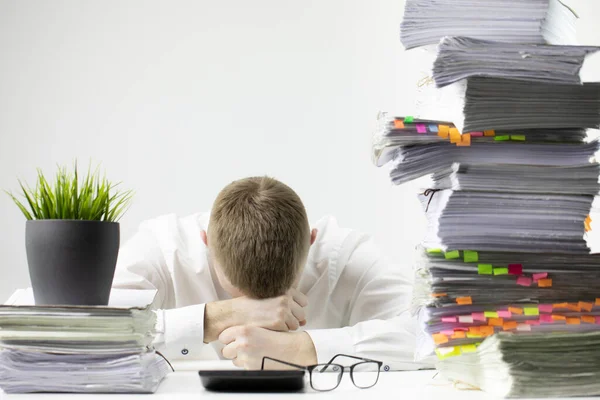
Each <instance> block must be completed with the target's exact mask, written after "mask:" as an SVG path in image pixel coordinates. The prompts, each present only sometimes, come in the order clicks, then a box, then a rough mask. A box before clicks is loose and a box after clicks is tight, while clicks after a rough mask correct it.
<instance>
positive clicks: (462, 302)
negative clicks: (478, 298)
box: [456, 297, 473, 306]
mask: <svg viewBox="0 0 600 400" xmlns="http://www.w3.org/2000/svg"><path fill="white" fill-rule="evenodd" d="M456 302H457V303H458V304H460V305H461V306H464V305H467V304H473V299H471V297H458V298H457V299H456Z"/></svg>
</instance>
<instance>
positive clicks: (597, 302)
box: [596, 298, 600, 306]
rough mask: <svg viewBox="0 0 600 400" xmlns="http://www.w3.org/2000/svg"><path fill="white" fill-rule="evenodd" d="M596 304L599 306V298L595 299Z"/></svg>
mask: <svg viewBox="0 0 600 400" xmlns="http://www.w3.org/2000/svg"><path fill="white" fill-rule="evenodd" d="M596 305H597V306H600V298H598V299H596Z"/></svg>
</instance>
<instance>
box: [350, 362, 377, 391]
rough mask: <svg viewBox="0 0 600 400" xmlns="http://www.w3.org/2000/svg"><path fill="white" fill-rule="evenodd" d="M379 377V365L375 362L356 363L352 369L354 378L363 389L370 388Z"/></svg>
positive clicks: (355, 382) (356, 383)
mask: <svg viewBox="0 0 600 400" xmlns="http://www.w3.org/2000/svg"><path fill="white" fill-rule="evenodd" d="M377 379H379V365H378V364H377V363H374V362H364V363H360V364H356V365H355V366H354V369H353V370H352V380H353V381H354V384H355V385H356V386H358V387H359V388H361V389H366V388H370V387H371V386H373V385H375V384H376V383H377Z"/></svg>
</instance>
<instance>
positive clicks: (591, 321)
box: [581, 315, 596, 324]
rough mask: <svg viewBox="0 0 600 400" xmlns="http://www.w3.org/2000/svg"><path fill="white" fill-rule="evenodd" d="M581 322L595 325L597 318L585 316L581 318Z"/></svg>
mask: <svg viewBox="0 0 600 400" xmlns="http://www.w3.org/2000/svg"><path fill="white" fill-rule="evenodd" d="M581 321H583V322H585V323H586V324H595V323H596V318H595V317H593V316H591V315H584V316H582V317H581Z"/></svg>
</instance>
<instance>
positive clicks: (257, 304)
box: [204, 289, 308, 343]
mask: <svg viewBox="0 0 600 400" xmlns="http://www.w3.org/2000/svg"><path fill="white" fill-rule="evenodd" d="M307 306H308V299H307V297H306V296H305V295H304V294H302V293H300V292H299V291H298V290H296V289H290V290H289V291H288V293H287V294H285V295H283V296H279V297H274V298H271V299H260V300H257V299H251V298H249V297H245V296H243V297H238V298H235V299H231V300H225V301H219V302H214V303H208V304H206V307H205V311H204V341H205V342H206V343H210V342H212V341H214V340H216V339H217V338H218V336H219V335H220V334H221V332H223V331H224V330H225V329H227V328H229V327H232V326H239V325H250V326H255V327H261V328H266V329H270V330H274V331H290V330H291V331H294V330H296V329H298V327H300V326H304V325H306V318H307V316H306V307H307Z"/></svg>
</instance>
